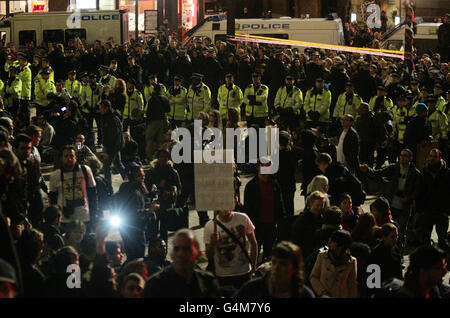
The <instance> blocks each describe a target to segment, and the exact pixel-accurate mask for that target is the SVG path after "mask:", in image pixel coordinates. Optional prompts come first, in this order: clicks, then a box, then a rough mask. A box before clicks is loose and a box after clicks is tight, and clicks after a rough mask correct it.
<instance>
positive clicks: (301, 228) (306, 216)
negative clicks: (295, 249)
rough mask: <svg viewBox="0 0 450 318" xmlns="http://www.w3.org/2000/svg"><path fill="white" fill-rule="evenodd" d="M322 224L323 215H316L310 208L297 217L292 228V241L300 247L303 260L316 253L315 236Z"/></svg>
mask: <svg viewBox="0 0 450 318" xmlns="http://www.w3.org/2000/svg"><path fill="white" fill-rule="evenodd" d="M322 224H323V219H322V215H315V214H313V213H312V212H311V211H309V209H308V208H306V209H305V211H303V212H302V213H300V214H299V215H298V216H297V219H296V220H295V222H294V224H293V226H292V232H291V241H292V242H293V243H294V244H297V245H298V246H300V248H301V249H302V253H303V259H306V258H307V257H308V256H309V255H310V254H311V253H312V252H314V235H315V233H316V231H318V230H320V229H321V227H322Z"/></svg>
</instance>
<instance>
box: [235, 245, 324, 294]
mask: <svg viewBox="0 0 450 318" xmlns="http://www.w3.org/2000/svg"><path fill="white" fill-rule="evenodd" d="M303 276H304V275H303V257H302V251H301V249H300V247H298V246H297V245H295V244H294V243H291V242H288V241H281V242H280V243H278V244H277V245H276V246H275V247H274V248H273V251H272V261H271V263H270V269H269V270H268V271H266V272H265V273H264V275H263V276H262V277H259V278H256V279H253V280H251V281H249V282H247V283H246V284H245V285H244V286H242V288H241V289H240V290H239V291H238V292H237V293H236V294H235V296H234V297H235V298H269V297H270V298H314V297H315V296H314V292H313V291H312V290H311V289H310V288H309V287H307V286H305V285H304V277H303Z"/></svg>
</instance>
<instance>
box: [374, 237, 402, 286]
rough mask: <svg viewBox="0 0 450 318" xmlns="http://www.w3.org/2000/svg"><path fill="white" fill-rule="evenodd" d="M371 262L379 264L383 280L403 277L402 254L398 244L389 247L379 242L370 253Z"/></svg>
mask: <svg viewBox="0 0 450 318" xmlns="http://www.w3.org/2000/svg"><path fill="white" fill-rule="evenodd" d="M369 264H378V265H379V266H380V268H381V281H382V282H384V281H386V280H388V279H389V278H394V277H395V278H398V279H402V278H403V274H402V256H401V254H400V251H399V249H398V247H397V246H394V247H388V246H385V245H384V244H383V243H379V244H378V245H377V246H376V247H375V248H374V249H373V250H372V253H371V254H370V257H369Z"/></svg>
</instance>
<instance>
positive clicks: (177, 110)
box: [167, 86, 187, 120]
mask: <svg viewBox="0 0 450 318" xmlns="http://www.w3.org/2000/svg"><path fill="white" fill-rule="evenodd" d="M172 94H175V90H174V88H173V87H171V88H169V90H168V91H167V98H168V99H169V103H170V113H169V114H168V118H169V119H172V120H184V119H186V103H187V89H186V87H183V86H180V91H179V93H178V94H176V95H172Z"/></svg>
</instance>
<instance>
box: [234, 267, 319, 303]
mask: <svg viewBox="0 0 450 318" xmlns="http://www.w3.org/2000/svg"><path fill="white" fill-rule="evenodd" d="M269 279H270V274H269V272H267V273H265V275H264V276H263V277H258V278H255V279H252V280H250V281H248V282H247V283H245V284H244V285H243V286H242V287H241V289H239V290H238V291H237V293H236V294H235V295H234V296H233V298H266V299H268V298H271V295H270V292H269ZM293 298H316V296H315V295H314V292H313V291H312V290H311V289H310V288H309V287H307V286H303V291H302V293H301V294H300V295H295V296H293Z"/></svg>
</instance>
